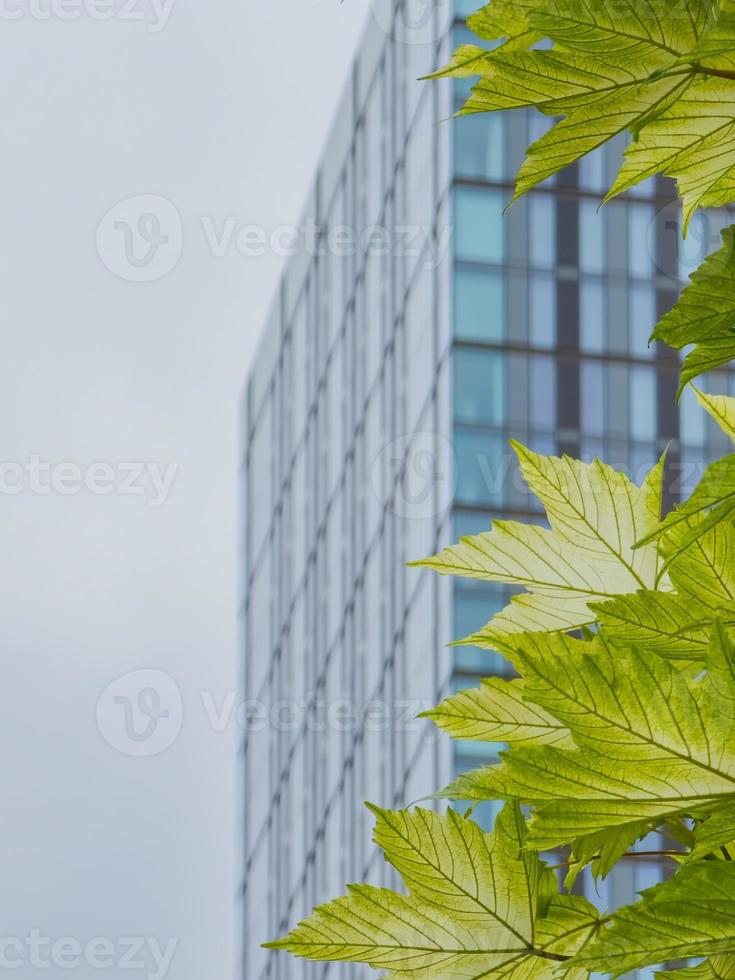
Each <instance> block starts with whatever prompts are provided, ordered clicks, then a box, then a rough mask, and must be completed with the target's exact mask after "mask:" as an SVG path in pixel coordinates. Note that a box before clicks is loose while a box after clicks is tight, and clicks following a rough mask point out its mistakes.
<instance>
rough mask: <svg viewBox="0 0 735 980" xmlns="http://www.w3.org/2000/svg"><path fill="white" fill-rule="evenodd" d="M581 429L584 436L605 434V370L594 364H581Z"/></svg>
mask: <svg viewBox="0 0 735 980" xmlns="http://www.w3.org/2000/svg"><path fill="white" fill-rule="evenodd" d="M581 388H582V390H581V403H582V404H581V419H580V422H581V427H582V431H583V433H584V434H585V435H591V436H602V435H603V434H604V432H605V368H604V366H603V365H602V364H599V363H595V362H583V364H582V377H581Z"/></svg>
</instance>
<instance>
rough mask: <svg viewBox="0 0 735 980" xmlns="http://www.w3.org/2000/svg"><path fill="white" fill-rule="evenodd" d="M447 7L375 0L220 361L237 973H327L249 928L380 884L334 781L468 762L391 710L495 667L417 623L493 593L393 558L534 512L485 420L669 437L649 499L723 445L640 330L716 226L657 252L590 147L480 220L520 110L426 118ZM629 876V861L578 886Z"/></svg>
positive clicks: (500, 194) (642, 196)
mask: <svg viewBox="0 0 735 980" xmlns="http://www.w3.org/2000/svg"><path fill="white" fill-rule="evenodd" d="M406 4H408V8H409V9H407V8H406V6H405V5H406ZM477 5H478V4H477V3H476V2H474V0H471V2H469V3H467V2H466V0H465V2H462V3H460V4H459V6H460V9H457V10H456V12H452V11H451V10H450V9H449V4H448V3H428V2H426V0H417V2H415V3H413V4H412V3H411V2H410V0H404V4H400V3H399V4H396V3H392V2H391V3H388V2H386V3H385V4H381V3H380V2H379V0H376V2H375V6H374V11H373V13H374V16H373V18H372V20H371V23H370V25H369V28H368V30H367V33H366V35H365V38H364V41H363V43H362V45H361V48H360V52H359V55H358V57H357V60H356V62H355V65H354V69H353V73H352V76H351V78H350V81H349V84H348V85H347V87H346V90H345V93H344V97H343V99H342V103H341V106H340V110H339V112H338V115H337V118H336V121H335V124H334V127H333V130H332V133H331V136H330V138H329V141H328V144H327V146H326V148H325V152H324V156H323V160H322V164H321V167H320V169H319V172H318V174H317V176H316V178H315V181H314V185H313V188H312V192H311V194H310V197H309V200H308V202H307V205H306V208H305V211H304V215H305V219H304V221H303V224H302V225H301V226H300V227H299V228H298V229H296V233H297V236H298V247H297V248H296V249H294V252H295V253H296V254H294V255H293V256H292V258H291V259H290V261H289V264H288V267H287V270H286V273H285V275H284V277H283V281H282V283H281V287H280V290H279V293H278V296H277V297H276V301H275V303H274V307H273V311H272V314H271V317H270V319H269V321H268V323H267V325H266V327H265V332H264V336H263V341H262V345H261V348H260V352H259V355H258V357H257V359H256V362H255V364H254V366H253V369H252V372H251V375H250V379H249V382H248V385H247V391H246V397H245V401H244V419H243V434H244V449H243V488H244V503H243V507H244V541H243V556H244V568H243V577H244V586H245V593H244V598H243V638H244V653H243V656H244V665H245V667H244V669H245V689H246V697H247V699H248V719H247V724H246V733H245V740H244V759H245V762H244V764H245V829H244V832H245V856H246V867H245V876H244V882H245V892H244V896H245V898H244V900H245V913H244V914H245V948H246V956H245V977H246V978H247V980H264V978H265V977H272V978H279V980H280V978H286V977H288V978H292V977H296V976H306V975H310V976H313V977H316V976H320V977H321V976H323V975H325V974H326V973H332V974H333V975H334V974H335V973H336V972H337V971H339V973H340V975H342V976H346V975H348V974H349V973H350V972H351V971H352V972H354V969H356V968H350V967H343V966H331V967H330V966H325V965H321V964H317V965H310V964H304V963H300V962H296V961H294V960H291V959H289V958H288V957H287V956H286V955H285V954H278V955H276V954H267V953H266V952H264V951H263V950H261V949H260V948H259V944H260V943H261V942H263V941H264V940H266V939H269V938H274V937H275V936H278V935H280V934H282V933H284V932H285V931H286V930H287V929H288V928H290V927H291V926H293V925H294V924H295V923H296V921H298V920H299V919H300V918H303V917H304V916H305V915H307V914H308V913H309V912H310V911H311V909H312V908H313V907H314V905H316V904H318V903H320V902H322V901H325V900H327V899H329V898H333V897H336V896H337V895H339V894H342V892H343V890H344V885H345V883H346V882H348V881H370V882H373V883H379V884H380V883H388V882H389V880H390V878H389V869H388V868H387V866H386V865H385V863H384V862H383V860H382V857H381V855H380V854H379V852H378V851H377V849H376V848H375V847H374V846H373V845H372V843H371V824H372V819H371V817H370V815H369V814H368V812H367V811H366V810H365V808H364V807H363V806H362V803H363V801H364V800H371V801H374V802H376V803H378V804H381V805H384V806H402V805H406V804H409V803H411V802H413V801H415V800H417V799H420V798H421V797H425V796H426V795H427V794H430V793H432V792H433V791H434V790H435V789H436V788H438V787H440V786H442V785H444V784H446V783H447V782H448V781H449V780H450V778H451V777H452V775H453V773H454V772H456V771H458V770H461V769H465V768H469V767H473V766H475V765H478V764H480V763H482V762H486V761H490V760H491V759H492V755H490V756H489V755H488V751H489V749H491V748H492V747H488V746H487V745H481V744H479V743H461V742H460V743H457V742H455V743H453V744H450V742H449V739H448V738H446V737H444V736H439V737H437V734H436V732H435V730H434V729H433V726H431V725H430V724H429V723H427V722H424V721H416V720H415V715H416V714H417V713H418V712H419V711H421V710H425V709H427V708H429V707H431V706H433V705H434V704H436V703H438V701H440V700H441V699H442V698H443V697H444V696H446V694H447V693H448V692H449V691H450V690H451V689H453V688H457V687H461V686H472V685H475V684H476V683H477V681H478V679H479V678H480V677H481V676H485V675H487V674H489V673H492V672H497V671H502V670H503V665H502V661H501V660H500V658H497V657H494V656H493V654H491V653H489V652H488V651H481V650H475V649H470V648H466V647H463V648H459V650H454V651H453V650H448V649H447V648H446V644H447V643H448V642H449V641H450V640H452V639H453V638H456V637H460V636H464V635H467V634H469V633H471V632H474V631H475V630H477V629H478V628H479V627H480V626H482V625H484V624H485V623H486V622H487V621H488V620H489V619H490V618H491V616H492V615H493V614H494V612H495V611H497V610H498V609H500V608H501V606H502V605H504V604H505V603H506V602H507V600H508V598H509V595H508V593H507V592H506V591H504V590H503V589H500V588H494V587H492V586H490V585H483V584H476V583H472V582H470V581H468V580H458V581H452V580H449V579H440V578H438V577H437V576H435V575H433V574H432V573H430V572H428V571H425V570H424V571H419V570H415V569H407V568H406V567H405V563H406V562H407V561H410V560H412V559H416V558H420V557H424V556H427V555H429V554H431V553H433V552H435V551H436V550H438V549H440V548H442V547H444V546H445V545H447V544H450V543H452V542H454V541H455V540H457V539H458V538H459V537H460V536H462V535H464V534H472V533H476V532H478V531H481V530H487V529H488V528H489V525H490V521H491V520H492V519H494V518H498V517H501V516H511V517H514V518H519V519H521V520H539V519H540V518H541V515H540V514H539V511H538V509H537V507H536V505H535V503H534V501H533V499H532V498H530V497H529V495H528V494H527V493H526V492H525V490H524V488H523V486H522V485H521V484H520V482H519V480H518V478H517V475H516V473H515V468H514V465H513V459H512V456H511V454H510V453H509V450H508V440H509V439H510V438H516V439H519V440H521V441H522V442H524V443H525V444H527V445H529V446H530V447H531V448H533V449H536V450H539V451H542V452H546V453H551V452H553V453H561V452H568V453H570V454H571V455H574V456H581V457H582V458H585V459H590V458H592V457H593V456H600V457H602V458H603V459H605V460H606V461H608V462H611V463H612V464H614V465H616V466H619V467H622V468H625V469H627V471H628V472H630V473H631V475H632V476H633V478H634V479H636V481H638V482H640V480H641V479H642V476H643V474H644V472H645V471H646V470H647V469H648V468H650V466H651V465H652V464H653V463H654V462H655V460H656V459H657V457H658V456H659V454H660V453H661V451H662V450H663V449H664V448H666V446H667V445H669V444H670V445H671V451H670V458H671V461H672V464H673V465H672V470H671V473H672V480H671V481H670V483H669V493H670V497H671V499H675V497H676V495H677V494H678V492H679V489H680V486H679V485H680V484H682V483H683V485H684V486H685V487H687V488H689V489H691V486H692V485H693V480H694V479H695V477H696V474H697V473H698V472H700V471H701V466H702V464H703V462H704V461H705V460H706V459H707V458H709V457H710V456H711V455H712V454H713V453H718V454H719V453H722V452H724V451H725V449H726V446H725V441H724V437H723V436H722V434H721V433H720V431H719V430H718V429H716V427H715V426H714V425H710V424H709V422H708V421H707V420H706V418H705V416H704V413H703V412H701V410H699V409H698V408H697V407H696V406H693V405H692V404H691V402H690V401H689V400H688V399H685V400H684V402H683V406H682V410H681V413H680V412H679V411H677V410H676V409H675V405H674V394H675V391H676V381H677V370H678V368H677V361H676V359H675V358H674V357H673V356H672V355H671V353H670V352H668V351H666V350H664V349H661V350H657V349H656V348H649V347H648V336H649V333H650V331H651V328H652V326H653V324H654V323H655V322H656V319H657V318H658V316H659V315H660V314H662V313H663V312H664V311H665V310H666V309H668V308H669V306H670V305H671V304H672V302H673V301H674V299H675V297H676V294H677V290H678V287H679V281H680V278H681V276H682V275H683V274H685V273H686V271H688V268H689V267H693V266H695V265H696V264H698V262H699V261H700V259H701V258H702V254H703V252H705V251H709V250H711V249H712V248H713V247H715V246H716V245H717V242H718V241H719V236H718V235H717V233H716V231H715V230H714V229H713V228H712V225H711V220H710V223H706V222H705V223H702V222H700V223H699V224H698V225H696V226H695V228H694V230H693V232H692V233H690V239H689V241H688V243H686V244H685V246H684V250H683V253H682V252H681V250H680V249H679V248H678V244H677V243H678V241H679V232H678V222H679V215H678V210H677V208H676V205H675V204H674V203H673V202H672V200H671V191H670V188H669V187H668V186H667V185H666V184H665V183H664V182H660V183H655V184H646V185H644V186H641V187H639V188H637V189H636V193H634V194H631V195H628V196H627V197H626V198H625V199H621V200H618V201H614V202H612V203H611V204H609V205H607V206H606V207H605V208H604V209H603V210H602V211H600V212H599V213H598V210H597V209H598V204H599V200H600V197H601V194H602V193H603V192H604V190H606V189H607V187H608V186H609V185H610V183H611V181H612V177H613V175H614V172H615V167H616V163H617V161H618V160H619V157H620V153H621V150H622V149H623V147H624V144H623V143H621V142H620V141H615V143H614V145H611V146H610V147H608V148H607V149H606V150H605V152H604V153H598V154H596V155H595V156H593V157H590V158H589V159H586V160H584V161H582V162H581V164H580V165H578V166H575V167H572V168H570V170H568V171H566V172H565V173H563V174H561V175H560V176H559V177H558V178H557V179H556V180H552V181H550V182H547V183H546V184H545V185H543V186H542V187H540V188H539V189H538V190H537V191H535V192H533V193H531V194H530V195H528V196H527V197H526V198H525V199H523V200H521V201H519V202H517V203H516V204H514V205H513V207H512V208H511V209H510V211H508V212H507V213H506V214H505V215H503V209H504V207H505V206H506V204H507V203H508V200H509V198H510V195H511V190H512V181H513V175H514V173H515V171H516V169H517V167H518V166H519V164H520V162H521V160H522V158H523V155H524V151H525V148H526V147H527V145H528V144H529V142H531V141H533V140H534V139H536V138H538V137H539V136H540V135H541V134H542V133H543V132H544V130H545V128H546V125H545V120H544V119H543V117H540V116H538V114H535V113H530V112H525V111H517V112H515V113H512V114H497V115H482V116H475V117H470V118H465V119H461V120H456V121H449V117H450V116H451V115H452V113H453V112H454V110H455V109H456V108H457V107H458V106H459V105H460V104H461V102H462V101H464V98H465V97H466V95H467V94H468V89H469V83H454V84H453V83H450V82H442V83H436V82H417V81H416V79H417V78H418V76H420V75H423V74H425V73H426V72H427V71H429V70H431V69H432V68H434V67H436V66H437V65H440V64H443V63H445V62H446V61H448V60H449V57H450V54H451V51H452V49H453V47H454V46H455V45H456V44H457V43H459V42H461V41H464V40H465V39H467V38H466V37H465V35H466V33H467V32H466V28H465V27H464V26H463V23H462V18H463V16H464V15H465V14H467V13H470V12H472V11H473V10H474V9H475V8H476V6H477ZM412 7H413V8H414V9H410V8H412ZM455 14H456V20H455ZM472 40H475V39H474V38H472ZM713 387H715V388H716V389H717V390H720V391H726V390H728V378H721V379H717V380H716V383H715V384H714V386H713ZM730 390H731V391H733V389H732V387H731V388H730ZM734 393H735V392H734ZM479 816H480V817H481V818H482V819H487V820H490V818H491V813H486V814H482V812H481V811H480V812H479ZM658 874H659V871H658V868H657V867H656V865H655V864H648V865H647V864H645V863H643V862H637V863H636V864H635V866H634V865H633V864H632V863H629V864H628V865H627V866H624V867H622V868H621V869H619V870H618V871H617V872H616V876H615V878H614V879H613V880H612V881H611V882H610V883H609V884H608V885H607V886H605V887H606V888H607V890H608V891H607V893H606V894H603V895H602V896H601V901H603V902H607V901H610V902H617V901H618V900H621V899H627V898H630V897H631V895H632V892H633V890H638V889H640V888H641V887H645V886H647V885H648V884H651V883H653V882H654V881H655V880H657V876H658ZM604 890H605V889H603V891H604Z"/></svg>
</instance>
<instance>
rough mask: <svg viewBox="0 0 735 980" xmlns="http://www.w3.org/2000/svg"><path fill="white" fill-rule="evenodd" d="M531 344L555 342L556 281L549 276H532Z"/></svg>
mask: <svg viewBox="0 0 735 980" xmlns="http://www.w3.org/2000/svg"><path fill="white" fill-rule="evenodd" d="M531 344H532V345H533V346H534V347H554V345H555V344H556V283H555V282H554V280H553V279H552V278H551V277H550V276H534V277H533V278H532V280H531Z"/></svg>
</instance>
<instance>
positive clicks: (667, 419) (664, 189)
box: [651, 176, 681, 513]
mask: <svg viewBox="0 0 735 980" xmlns="http://www.w3.org/2000/svg"><path fill="white" fill-rule="evenodd" d="M656 193H657V195H658V196H659V197H660V198H668V199H669V200H670V201H671V202H672V203H673V202H674V201H675V200H676V188H675V186H674V183H673V181H671V180H670V179H669V178H666V177H661V176H658V177H657V178H656ZM672 214H673V210H672V207H671V206H669V207H665V208H663V209H659V211H658V213H657V215H656V228H655V243H656V244H655V248H656V256H655V266H656V318H657V320H659V319H660V318H661V317H662V316H664V314H666V313H668V312H669V310H670V309H671V307H672V306H673V305H674V304H675V303H676V300H677V297H678V269H679V260H678V254H677V245H678V234H679V227H678V222H676V223H673V227H672ZM653 326H654V325H653V324H652V325H651V327H652V328H653ZM678 381H679V355H678V353H677V351H675V350H673V349H672V348H671V347H668V346H667V345H666V344H661V343H658V342H657V343H656V388H657V396H656V411H657V416H658V422H657V425H658V438H659V443H660V444H664V445H665V444H667V443H669V442H670V443H671V449H670V450H669V453H668V455H667V458H666V470H667V476H666V478H665V479H664V500H663V507H664V513H667V512H668V511H670V510H671V509H672V508H673V506H674V505H675V504H676V503H678V502H679V495H678V493H675V492H673V491H671V490H670V488H671V487H672V485H673V486H676V485H678V483H679V481H677V480H672V477H676V476H677V475H678V474H679V472H680V469H681V447H680V445H679V440H680V436H681V425H680V420H679V409H678V406H677V404H676V391H677V386H678ZM660 448H663V445H660Z"/></svg>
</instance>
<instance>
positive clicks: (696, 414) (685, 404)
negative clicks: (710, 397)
mask: <svg viewBox="0 0 735 980" xmlns="http://www.w3.org/2000/svg"><path fill="white" fill-rule="evenodd" d="M679 419H680V422H679V424H680V427H681V441H682V443H683V444H684V445H685V446H703V445H704V443H705V431H706V426H705V413H704V411H703V410H702V406H701V405H700V404H699V402H698V401H697V399H696V397H695V395H694V392H693V391H692V389H691V388H690V387H689V386H688V385H687V387H686V388H685V389H684V391H683V392H682V396H681V402H680V403H679Z"/></svg>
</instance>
